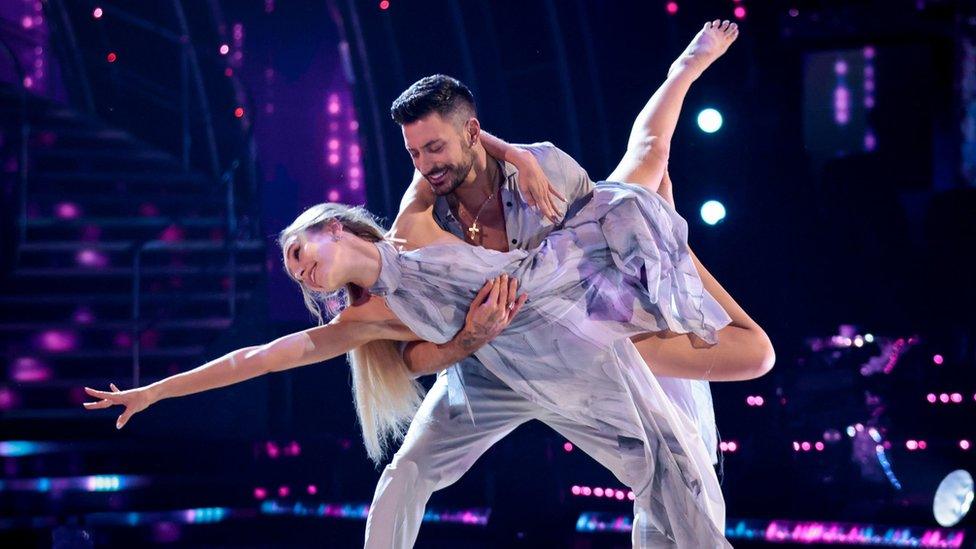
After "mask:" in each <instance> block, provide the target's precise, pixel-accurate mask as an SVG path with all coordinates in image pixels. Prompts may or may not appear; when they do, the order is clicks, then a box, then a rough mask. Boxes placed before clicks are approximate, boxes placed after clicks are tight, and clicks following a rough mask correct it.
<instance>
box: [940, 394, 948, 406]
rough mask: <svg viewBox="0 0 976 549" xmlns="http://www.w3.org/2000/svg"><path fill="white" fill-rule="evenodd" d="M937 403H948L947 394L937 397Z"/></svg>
mask: <svg viewBox="0 0 976 549" xmlns="http://www.w3.org/2000/svg"><path fill="white" fill-rule="evenodd" d="M939 402H941V403H943V404H945V403H946V402H949V395H948V394H947V393H942V394H941V395H939Z"/></svg>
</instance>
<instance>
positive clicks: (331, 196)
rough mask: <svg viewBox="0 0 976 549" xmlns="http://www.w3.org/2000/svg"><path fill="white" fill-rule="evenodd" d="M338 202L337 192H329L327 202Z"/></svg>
mask: <svg viewBox="0 0 976 549" xmlns="http://www.w3.org/2000/svg"><path fill="white" fill-rule="evenodd" d="M338 201H339V191H336V190H331V191H329V202H338Z"/></svg>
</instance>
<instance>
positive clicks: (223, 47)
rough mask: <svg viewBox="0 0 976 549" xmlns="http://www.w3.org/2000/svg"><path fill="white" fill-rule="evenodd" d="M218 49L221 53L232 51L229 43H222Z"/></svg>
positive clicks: (225, 53)
mask: <svg viewBox="0 0 976 549" xmlns="http://www.w3.org/2000/svg"><path fill="white" fill-rule="evenodd" d="M217 51H219V52H220V55H227V54H228V53H230V46H228V45H227V44H221V45H220V48H219V49H218V50H217Z"/></svg>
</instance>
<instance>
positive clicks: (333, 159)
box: [329, 153, 339, 166]
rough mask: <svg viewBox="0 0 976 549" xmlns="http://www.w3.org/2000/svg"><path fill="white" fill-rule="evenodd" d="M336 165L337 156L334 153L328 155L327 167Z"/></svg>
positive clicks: (337, 162) (337, 161)
mask: <svg viewBox="0 0 976 549" xmlns="http://www.w3.org/2000/svg"><path fill="white" fill-rule="evenodd" d="M337 164H339V155H338V154H336V153H332V154H330V155H329V165H330V166H335V165H337Z"/></svg>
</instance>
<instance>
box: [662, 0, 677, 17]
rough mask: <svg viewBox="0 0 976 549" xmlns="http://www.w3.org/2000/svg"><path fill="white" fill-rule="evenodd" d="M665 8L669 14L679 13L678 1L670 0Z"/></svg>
mask: <svg viewBox="0 0 976 549" xmlns="http://www.w3.org/2000/svg"><path fill="white" fill-rule="evenodd" d="M664 9H665V10H667V12H668V14H669V15H674V14H676V13H678V3H677V2H668V3H667V4H666V5H665V6H664Z"/></svg>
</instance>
